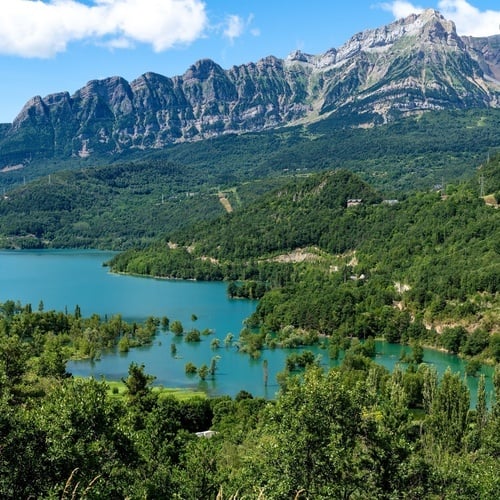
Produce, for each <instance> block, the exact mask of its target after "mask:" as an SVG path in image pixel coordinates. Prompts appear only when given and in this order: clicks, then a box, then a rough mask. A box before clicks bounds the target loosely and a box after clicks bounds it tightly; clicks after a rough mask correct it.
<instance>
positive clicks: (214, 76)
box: [0, 10, 500, 167]
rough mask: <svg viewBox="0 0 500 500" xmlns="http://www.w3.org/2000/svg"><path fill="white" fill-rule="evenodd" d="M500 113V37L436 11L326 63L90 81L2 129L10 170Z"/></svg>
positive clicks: (301, 60) (354, 44) (311, 59)
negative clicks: (264, 134)
mask: <svg viewBox="0 0 500 500" xmlns="http://www.w3.org/2000/svg"><path fill="white" fill-rule="evenodd" d="M488 107H500V35H496V36H492V37H487V38H472V37H460V36H459V35H458V34H457V32H456V29H455V26H454V24H453V23H452V22H451V21H448V20H446V19H444V18H443V17H442V16H441V14H439V13H438V12H437V11H434V10H427V11H425V12H423V13H422V14H420V15H411V16H409V17H407V18H405V19H401V20H398V21H395V22H393V23H391V24H389V25H387V26H384V27H381V28H377V29H374V30H367V31H364V32H361V33H358V34H356V35H354V36H353V37H352V38H351V39H350V40H349V41H348V42H346V43H345V44H344V45H342V46H341V47H340V48H338V49H330V50H328V51H327V52H325V53H324V54H321V55H309V54H304V53H302V52H299V51H296V52H294V53H292V54H291V55H290V56H288V57H287V58H286V59H284V60H282V59H278V58H276V57H273V56H269V57H266V58H264V59H262V60H260V61H258V62H256V63H250V64H245V65H241V66H233V67H232V68H230V69H228V70H224V69H223V68H221V67H220V66H219V65H218V64H216V63H215V62H213V61H211V60H208V59H206V60H201V61H198V62H196V63H195V64H193V65H192V66H191V67H189V68H188V70H187V71H186V72H185V73H184V74H183V75H181V76H175V77H172V78H169V77H166V76H163V75H159V74H156V73H145V74H143V75H141V76H140V77H138V78H137V79H135V80H133V81H132V82H130V83H129V82H127V81H126V80H125V79H123V78H121V77H118V76H115V77H110V78H106V79H103V80H92V81H90V82H89V83H88V84H87V85H86V86H85V87H83V88H81V89H80V90H78V91H76V92H75V93H74V94H73V95H70V94H69V93H68V92H61V93H57V94H51V95H49V96H46V97H44V98H42V97H40V96H36V97H34V98H32V99H31V100H30V101H28V102H27V103H26V105H25V106H24V108H23V109H22V110H21V112H20V113H19V115H18V116H17V117H16V119H15V120H14V122H13V123H12V124H11V125H10V126H5V125H4V126H3V127H2V128H0V167H1V166H2V165H3V166H8V165H13V164H16V163H21V164H22V163H23V162H24V161H26V158H27V157H33V156H42V157H56V158H69V157H82V158H85V157H88V156H91V155H113V154H115V153H119V152H123V151H127V150H149V149H153V148H162V147H165V146H167V145H169V144H173V143H177V142H184V141H194V140H202V139H206V138H210V137H215V136H219V135H221V134H228V133H243V132H250V131H253V132H255V131H261V130H266V129H270V128H274V127H279V126H285V125H290V124H297V123H307V122H310V121H313V120H319V119H322V118H324V117H327V116H331V115H332V114H333V115H334V116H338V118H339V123H342V124H343V125H344V126H345V125H356V126H373V125H376V124H380V123H385V122H387V121H390V120H393V119H395V118H398V117H400V116H405V115H407V114H412V113H420V112H422V111H426V110H442V109H464V108H488Z"/></svg>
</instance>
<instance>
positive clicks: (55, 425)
mask: <svg viewBox="0 0 500 500" xmlns="http://www.w3.org/2000/svg"><path fill="white" fill-rule="evenodd" d="M499 119H500V115H498V113H495V112H490V111H488V112H486V111H485V112H484V113H483V112H481V113H480V112H476V111H475V112H469V113H465V114H461V113H443V114H436V115H430V114H429V115H422V116H421V117H420V118H418V119H411V120H407V121H404V122H399V123H395V124H391V125H388V126H387V127H385V128H384V127H377V128H374V129H371V130H354V129H341V128H337V129H333V128H332V127H331V126H329V125H328V124H327V123H326V122H324V123H323V122H322V123H318V124H315V125H311V126H309V127H308V128H293V129H284V130H281V131H279V132H273V133H268V134H259V135H258V136H257V135H253V134H247V135H244V136H241V137H224V138H220V139H217V140H214V141H210V144H209V145H208V146H207V145H206V144H205V145H203V146H201V145H197V144H186V145H180V146H175V147H172V148H169V150H168V151H166V152H165V151H163V152H158V153H156V155H153V156H152V157H150V158H149V159H148V160H143V159H140V160H139V159H137V160H136V161H132V160H133V159H131V158H127V159H123V160H124V161H123V163H122V162H120V164H115V165H108V166H101V167H93V168H88V169H87V168H85V169H81V168H79V167H78V168H73V170H68V171H65V172H57V173H55V171H52V172H51V174H50V177H49V176H48V175H46V176H45V177H43V178H40V179H38V180H36V181H34V182H29V183H28V184H27V185H26V186H24V185H20V186H18V187H17V188H16V189H13V190H9V191H8V192H7V193H6V195H5V196H4V197H3V199H2V200H0V227H1V233H2V234H1V238H2V243H3V245H4V246H19V247H30V246H35V247H43V246H55V247H68V246H70V247H76V246H81V247H95V246H99V247H101V248H127V249H128V250H127V251H125V252H123V253H121V254H118V255H117V256H116V257H115V258H113V259H112V261H111V262H110V263H109V265H110V266H111V268H112V269H113V270H114V271H117V272H126V273H135V274H145V275H156V276H164V277H177V278H195V279H204V280H227V282H228V294H229V295H230V296H231V297H251V298H258V299H260V300H259V305H258V307H257V310H256V312H255V314H254V315H253V316H252V317H250V318H248V320H247V323H246V326H245V328H244V329H243V331H242V332H241V333H240V335H239V338H238V339H237V342H236V339H235V342H234V345H235V347H234V348H236V346H237V348H238V349H240V350H241V351H243V352H247V353H248V354H249V355H250V356H253V357H258V356H259V355H260V354H261V352H262V350H264V349H271V348H279V347H280V346H283V347H296V346H304V345H310V344H313V343H320V344H321V345H322V347H324V348H325V350H326V352H327V353H328V355H329V357H330V358H339V354H340V353H342V363H341V364H340V366H339V367H338V368H334V369H331V370H329V371H328V372H327V371H325V370H324V369H323V368H322V367H321V366H319V364H318V360H317V359H316V358H315V357H314V356H313V355H312V353H311V352H310V351H307V350H300V351H297V352H296V353H294V354H292V355H291V356H289V357H288V359H287V360H286V364H285V366H284V367H283V371H282V373H280V374H279V376H278V384H279V391H278V393H277V394H276V397H275V399H274V400H264V399H259V398H254V397H252V395H251V394H249V393H247V392H244V391H242V392H240V393H239V394H238V395H237V396H236V397H235V398H234V399H232V398H229V397H216V398H211V399H208V398H202V397H191V398H187V399H183V400H180V399H176V398H174V397H172V396H168V395H165V394H164V393H162V392H161V391H156V390H153V382H154V377H153V376H152V375H149V374H147V373H146V372H145V371H144V367H143V366H140V365H137V364H131V365H130V367H129V372H128V376H127V377H124V379H123V386H124V387H125V391H124V392H123V393H121V392H120V391H118V390H116V391H114V390H112V389H110V386H109V385H108V384H107V383H106V381H96V380H93V379H87V380H81V379H75V378H73V377H72V376H71V374H69V373H67V371H66V362H67V361H68V359H70V358H90V359H98V358H99V355H100V353H101V352H102V351H103V350H105V349H117V350H119V351H121V352H125V351H127V350H128V349H131V348H134V347H135V346H140V345H144V344H147V343H150V342H151V341H152V340H153V339H154V338H155V336H157V335H166V336H168V335H176V334H177V333H176V332H179V331H181V329H182V325H180V324H179V322H177V321H175V320H173V321H171V320H169V319H168V318H166V317H164V318H153V317H151V318H148V319H147V320H146V321H145V322H144V324H136V323H132V324H129V323H126V322H125V321H123V320H122V318H121V317H120V316H115V317H112V318H101V317H99V316H98V315H93V316H91V317H88V318H83V317H82V316H81V313H80V310H79V308H78V307H77V308H76V309H75V311H74V312H68V311H65V312H56V311H45V310H44V308H43V303H40V304H39V306H38V309H37V310H33V309H32V307H31V305H23V304H19V303H15V302H12V301H7V302H5V303H3V304H0V497H1V498H6V499H11V498H12V499H18V498H47V499H55V498H61V499H69V498H88V499H94V498H95V499H98V498H116V499H118V498H130V499H145V498H146V499H158V498H173V499H189V500H191V499H193V500H194V499H201V498H203V499H205V498H206V499H218V500H224V499H228V500H229V499H232V500H238V499H243V498H259V499H262V500H266V499H269V500H271V499H276V500H278V499H279V500H281V499H283V500H284V499H289V498H291V499H293V498H295V499H306V498H310V499H337V498H338V499H341V498H342V499H365V498H380V499H395V498H398V499H399V498H401V499H403V498H405V499H421V498H430V499H436V500H437V499H441V498H453V499H464V500H465V499H467V500H469V499H478V500H483V499H488V500H489V499H491V500H496V499H497V498H499V497H500V476H499V475H498V463H499V458H500V368H499V367H500V330H499V325H500V303H499V293H498V292H499V290H498V286H499V277H500V258H499V253H500V224H499V221H500V215H499V212H498V201H499V200H500V156H498V155H497V156H494V155H493V150H492V151H491V155H488V148H489V147H490V146H491V144H495V143H496V144H499V143H500V141H499V139H500V137H497V134H499V130H500V127H499V126H498V125H499V124H498V120H499ZM438 124H439V126H440V127H442V126H443V124H446V129H447V131H448V133H447V134H442V133H439V134H437V133H436V134H435V135H433V134H432V133H431V132H432V130H438ZM434 126H435V127H436V128H435V129H434V128H433V127H434ZM332 130H334V131H333V132H332ZM388 131H390V132H391V133H389V132H388ZM334 136H335V137H334ZM458 136H460V140H459V141H457V137H458ZM360 137H361V138H362V139H361V140H362V141H363V148H360V146H359V144H360V143H359V141H360ZM305 141H307V142H305ZM304 144H307V146H308V147H307V148H306V147H304ZM487 158H488V159H487ZM481 162H482V164H481ZM472 165H473V166H472ZM80 166H81V165H80ZM476 166H478V168H477V169H476ZM339 167H342V168H339ZM42 170H43V169H42ZM361 171H363V172H364V173H363V175H362V176H359V175H357V173H356V172H358V173H359V172H361ZM48 172H49V171H48V170H43V173H44V174H48ZM9 175H10V176H11V177H10V178H9V179H10V180H12V182H14V175H18V176H19V175H22V173H21V174H20V173H19V172H17V173H9ZM443 177H445V178H444V179H443ZM5 179H6V178H4V180H5ZM443 181H444V184H445V185H444V186H443V185H441V186H439V187H438V186H435V184H443ZM8 182H10V181H8ZM15 182H17V183H18V184H19V179H17V180H15ZM21 184H22V182H21ZM399 187H404V188H405V189H404V190H402V191H399V192H398V194H397V195H396V194H395V193H396V190H397V189H398V188H399ZM417 187H419V188H424V189H418V190H416V189H415V188H417ZM349 200H357V201H355V202H352V201H349ZM222 201H224V202H225V205H224V204H223V203H222ZM228 204H229V205H230V206H231V208H232V211H230V213H226V210H227V206H228ZM225 208H226V210H225ZM201 333H203V332H198V331H196V330H193V331H191V332H182V331H181V334H184V335H185V338H186V341H188V339H190V340H193V341H196V339H197V338H199V335H200V334H201ZM376 337H377V338H384V339H386V340H387V341H389V342H400V343H404V344H410V345H411V346H412V351H411V352H412V354H411V355H409V356H408V357H407V358H406V359H404V360H403V361H404V363H401V365H400V366H399V367H398V368H397V369H396V370H395V371H394V372H393V373H388V372H387V371H386V370H385V369H384V368H382V367H380V366H378V365H376V364H375V363H374V361H373V359H372V358H373V354H374V341H373V339H374V338H376ZM422 345H433V346H436V347H439V348H442V349H445V350H447V351H449V352H451V353H455V354H458V355H460V356H464V357H466V358H467V359H468V364H467V373H468V375H470V376H474V375H476V374H477V371H478V368H479V366H480V363H481V362H484V363H489V364H492V365H495V370H494V376H493V382H494V394H487V393H486V390H485V380H484V377H483V376H481V377H480V379H479V389H478V397H477V403H476V405H475V407H471V404H470V395H469V391H468V389H467V385H466V383H465V381H464V379H463V378H462V377H461V376H460V375H459V374H454V373H451V372H449V371H448V372H447V373H445V374H444V376H443V377H442V378H441V379H438V376H437V374H436V371H435V370H434V369H433V367H432V366H430V365H427V364H425V363H422V356H421V353H422V350H421V349H422ZM188 368H189V369H191V368H192V367H188V366H186V370H188ZM202 368H204V369H203V371H202V370H201V369H200V370H198V372H197V373H198V375H199V377H200V378H207V377H212V376H214V375H213V372H212V373H211V371H210V369H209V368H208V367H206V366H205V367H202ZM195 371H196V368H195ZM263 383H265V382H263ZM208 429H211V430H213V431H214V432H215V433H214V434H213V435H212V437H211V438H209V439H208V438H204V437H198V436H197V434H196V433H197V432H201V431H206V430H208Z"/></svg>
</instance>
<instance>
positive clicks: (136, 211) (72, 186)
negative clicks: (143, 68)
mask: <svg viewBox="0 0 500 500" xmlns="http://www.w3.org/2000/svg"><path fill="white" fill-rule="evenodd" d="M442 130H447V133H446V134H442V132H441V131H442ZM493 144H494V145H498V144H500V111H499V110H485V111H463V112H435V113H432V114H426V115H423V116H422V117H420V118H407V119H404V120H399V121H397V122H395V123H392V124H387V125H384V126H380V127H376V128H372V129H350V128H344V129H339V128H336V127H335V126H334V125H332V126H330V124H329V121H328V120H325V121H323V122H321V123H318V124H315V125H313V126H310V127H308V128H303V127H294V128H288V129H286V131H270V132H265V133H259V134H245V135H241V136H226V137H221V138H218V139H213V140H211V141H207V142H198V143H192V144H180V145H177V146H172V147H170V148H167V149H166V150H164V151H161V152H157V153H155V154H152V155H150V156H149V157H147V158H144V159H140V158H137V159H136V160H135V161H127V160H126V159H122V160H120V161H116V162H114V163H113V164H111V165H103V166H95V167H90V166H86V165H88V164H87V163H76V164H74V165H70V164H67V163H64V164H61V163H57V164H55V165H52V166H50V168H49V167H47V166H46V165H45V164H43V165H40V166H39V167H38V170H37V171H36V173H37V175H40V176H41V175H42V173H43V174H44V175H43V177H40V178H39V179H38V180H33V181H30V180H29V178H28V179H27V178H26V175H25V172H24V171H23V170H11V171H3V172H2V173H0V182H1V183H3V186H4V189H5V191H4V195H5V196H4V197H3V198H1V199H0V243H1V245H2V246H4V247H22V248H26V247H68V246H69V247H93V248H107V249H124V248H130V247H133V246H138V245H143V244H147V243H150V242H152V241H153V240H154V239H155V238H158V237H160V236H162V235H165V234H168V233H170V232H172V231H175V230H178V229H180V228H182V227H185V226H186V224H189V223H194V222H196V221H200V220H207V219H211V218H214V217H217V216H219V215H221V214H222V213H223V207H222V205H221V204H220V201H219V198H218V193H219V192H220V191H221V190H222V191H224V192H226V194H227V197H228V199H229V201H230V203H232V204H233V205H234V207H238V206H242V205H243V206H244V205H246V204H248V203H249V202H251V201H252V200H255V198H256V197H257V196H258V194H259V193H264V192H266V191H268V190H271V189H273V188H274V187H276V186H280V185H283V184H284V183H285V182H288V180H289V179H290V178H292V177H293V176H295V175H304V174H307V173H312V172H318V171H322V170H325V169H332V168H343V169H349V170H351V171H353V172H356V173H357V174H358V175H359V176H360V177H361V178H362V179H363V180H365V181H368V182H369V183H370V185H373V186H374V187H376V188H377V189H379V190H380V192H381V193H384V196H385V197H389V198H393V197H396V196H399V197H400V196H401V193H402V192H409V191H411V190H414V189H417V188H420V189H429V188H432V187H434V186H435V185H437V184H441V183H442V182H443V181H444V182H445V183H446V184H448V183H453V182H456V181H457V180H458V179H465V178H468V177H470V176H471V175H473V173H474V171H475V166H476V165H478V164H479V163H480V162H481V161H483V160H484V159H486V156H487V155H488V154H489V153H488V152H489V151H491V154H493V152H494V151H495V148H493V147H491V145H493ZM62 166H65V168H66V170H64V171H61V170H59V169H60V168H61V167H62ZM75 167H77V168H75ZM84 167H85V168H84ZM33 168H35V167H33ZM0 185H1V184H0ZM14 186H17V187H15V188H14Z"/></svg>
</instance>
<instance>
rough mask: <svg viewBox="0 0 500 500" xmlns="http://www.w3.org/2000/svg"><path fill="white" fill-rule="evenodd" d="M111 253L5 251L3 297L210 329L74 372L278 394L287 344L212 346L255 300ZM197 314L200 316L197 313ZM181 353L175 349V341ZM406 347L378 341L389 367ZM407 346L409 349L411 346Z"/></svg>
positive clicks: (162, 337) (447, 359)
mask: <svg viewBox="0 0 500 500" xmlns="http://www.w3.org/2000/svg"><path fill="white" fill-rule="evenodd" d="M112 255H113V253H112V252H102V251H94V250H23V251H0V302H5V301H6V300H15V301H17V300H19V301H20V302H21V303H22V304H27V303H30V304H32V306H33V309H36V308H37V307H38V305H39V303H40V301H42V302H43V306H44V309H45V310H52V309H53V310H57V311H65V310H67V311H68V312H70V313H72V312H73V311H74V309H75V306H76V305H78V306H79V307H80V309H81V312H82V315H83V316H90V315H91V314H93V313H97V314H99V315H101V316H102V317H104V316H105V315H108V317H110V316H112V315H113V314H121V315H122V316H123V319H125V320H126V321H143V320H144V319H146V318H147V317H148V316H156V317H162V316H167V317H168V318H169V319H170V321H173V320H179V321H181V322H182V324H183V326H184V330H190V329H191V328H197V329H198V330H200V331H201V330H203V329H205V328H208V329H211V330H213V331H214V333H213V334H211V335H208V336H202V341H201V342H199V343H187V342H185V341H184V340H183V338H180V337H175V336H173V335H172V334H171V333H164V332H160V333H159V334H158V336H157V337H156V339H155V341H154V343H153V344H152V345H150V346H146V347H141V348H136V349H132V350H131V351H129V352H128V353H126V354H120V353H115V352H112V353H104V354H103V355H102V357H101V359H100V360H98V361H95V362H91V361H71V362H69V363H68V371H69V372H71V373H73V375H79V376H94V377H96V378H100V377H102V376H104V377H105V378H107V379H109V380H120V379H121V378H122V377H124V376H126V375H127V372H128V367H129V365H130V363H131V362H136V363H138V364H144V365H145V370H146V372H147V373H149V374H151V375H154V376H155V377H156V380H155V383H156V384H158V385H163V386H165V387H179V388H185V389H202V390H204V391H206V392H207V393H208V394H210V395H220V394H227V395H230V396H235V395H236V394H237V393H238V392H239V391H240V390H242V389H243V390H246V391H248V392H251V393H252V394H253V395H254V396H263V397H267V398H273V397H274V396H275V393H276V391H277V390H278V385H277V383H276V375H277V374H278V373H279V372H280V371H282V370H283V368H284V366H285V360H286V357H287V355H288V354H289V353H290V352H291V351H290V350H284V349H275V350H265V351H263V353H262V356H261V358H260V359H258V360H253V359H251V358H250V357H249V356H248V355H246V354H241V353H239V352H238V351H237V350H236V348H234V347H230V348H225V347H221V348H219V349H217V350H215V351H214V350H212V349H211V348H210V343H211V341H212V339H213V338H215V337H216V338H218V339H220V341H221V346H223V345H224V338H225V337H226V335H227V333H229V332H231V333H233V334H234V337H235V339H236V338H237V337H238V334H239V332H240V331H241V329H242V327H243V321H244V320H245V318H247V317H248V316H250V315H251V314H252V312H253V311H254V310H255V307H256V305H257V303H256V302H255V301H251V300H242V299H237V300H231V299H229V298H228V296H227V293H226V286H227V285H226V283H220V282H212V283H208V282H195V281H181V280H160V279H152V278H141V277H135V276H125V275H117V274H112V273H110V272H109V270H108V268H107V267H103V265H102V264H103V263H104V262H105V261H107V260H109V259H110V258H111V256H112ZM193 315H195V316H196V317H197V319H196V320H193V319H192V316H193ZM172 343H175V344H176V347H177V352H176V355H175V356H172V354H171V344H172ZM308 349H310V350H313V351H314V352H315V353H316V354H318V355H321V356H322V363H323V364H324V365H325V366H327V365H328V366H334V365H335V363H336V362H330V360H328V355H327V352H326V351H324V350H321V349H320V348H319V347H314V348H308ZM401 349H402V347H401V346H399V345H392V344H387V343H385V342H377V356H376V360H375V361H376V362H377V363H379V364H381V365H383V366H385V367H386V368H388V369H389V370H392V369H393V368H394V366H395V365H396V364H397V363H398V360H399V356H400V353H401ZM407 349H408V348H407ZM214 356H219V357H220V358H219V360H218V364H217V367H218V369H217V372H216V375H215V378H214V379H213V380H211V379H207V380H206V381H205V382H200V381H199V378H198V377H197V376H194V377H193V376H191V377H190V376H187V375H186V374H185V372H184V368H185V364H186V363H187V362H192V363H194V364H195V365H196V366H200V365H202V364H207V365H210V362H211V360H212V358H213V357H214ZM264 359H266V360H267V361H268V374H269V375H268V385H267V387H265V386H264V372H263V363H262V361H263V360H264ZM424 362H426V363H431V364H433V365H434V366H436V368H437V370H438V373H440V374H442V373H443V372H444V371H445V370H446V368H447V367H448V366H449V367H450V368H451V369H452V371H454V372H457V371H460V372H461V373H463V372H464V365H465V364H464V363H463V361H462V360H461V359H459V358H457V357H456V356H451V355H448V354H445V353H442V352H439V351H435V350H430V349H424ZM482 372H483V373H485V374H486V375H487V389H488V392H489V391H491V389H492V385H491V369H490V368H489V367H483V368H482ZM477 381H478V379H477V378H469V379H468V384H469V387H470V389H471V398H472V400H473V401H474V400H475V393H476V389H477Z"/></svg>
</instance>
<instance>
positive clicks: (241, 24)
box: [223, 14, 260, 43]
mask: <svg viewBox="0 0 500 500" xmlns="http://www.w3.org/2000/svg"><path fill="white" fill-rule="evenodd" d="M252 22H253V15H252V14H250V15H249V16H248V18H247V19H246V20H245V19H242V18H241V17H240V16H235V15H230V16H227V17H226V21H225V26H224V29H223V34H224V36H225V37H226V38H228V39H229V41H230V42H231V43H233V42H234V40H235V39H236V38H239V37H240V36H242V35H243V34H244V33H245V31H246V29H247V28H248V27H249V26H250V25H251V24H252ZM250 34H251V35H252V36H260V30H259V29H258V28H251V29H250Z"/></svg>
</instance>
